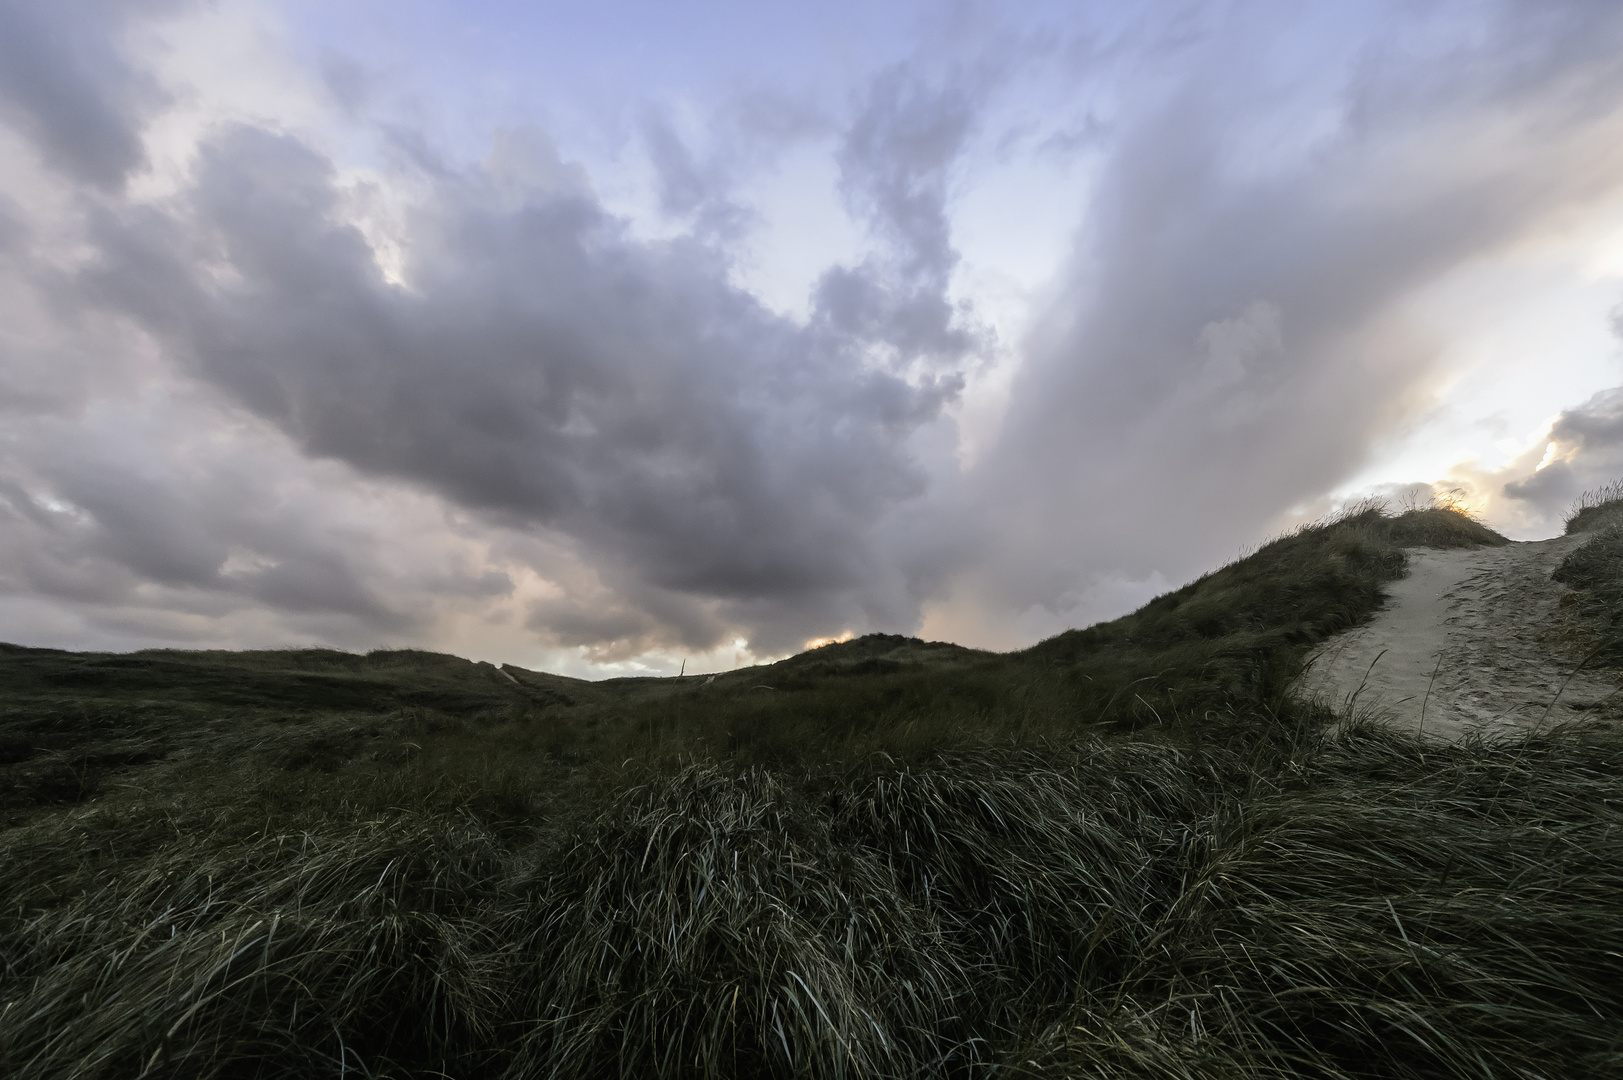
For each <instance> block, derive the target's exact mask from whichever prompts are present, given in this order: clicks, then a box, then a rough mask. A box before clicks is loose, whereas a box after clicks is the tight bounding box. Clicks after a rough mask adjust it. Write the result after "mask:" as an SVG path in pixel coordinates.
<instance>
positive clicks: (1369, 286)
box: [978, 5, 1623, 628]
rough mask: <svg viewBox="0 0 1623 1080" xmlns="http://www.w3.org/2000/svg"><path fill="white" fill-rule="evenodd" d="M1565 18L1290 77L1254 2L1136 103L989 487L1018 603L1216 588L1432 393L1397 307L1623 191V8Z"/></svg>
mask: <svg viewBox="0 0 1623 1080" xmlns="http://www.w3.org/2000/svg"><path fill="white" fill-rule="evenodd" d="M1555 8H1556V6H1555V5H1551V6H1550V9H1549V10H1546V9H1544V8H1543V7H1542V6H1541V7H1540V9H1538V10H1534V9H1532V8H1530V7H1528V6H1525V5H1507V6H1487V5H1483V6H1475V7H1469V8H1468V9H1466V10H1462V9H1457V8H1450V9H1448V13H1449V14H1450V15H1451V16H1452V17H1453V18H1454V20H1455V23H1453V24H1451V27H1450V30H1449V32H1448V33H1437V32H1431V33H1428V32H1426V31H1427V29H1428V28H1426V27H1423V26H1422V27H1416V28H1414V29H1415V33H1414V35H1413V37H1414V38H1415V39H1417V41H1418V42H1419V43H1418V44H1416V43H1413V42H1411V41H1409V40H1408V36H1406V35H1404V34H1395V33H1391V32H1390V28H1386V29H1387V32H1386V33H1385V34H1384V35H1383V39H1382V40H1383V41H1384V42H1387V43H1389V44H1384V45H1383V44H1382V43H1380V42H1369V43H1367V47H1365V48H1364V49H1363V52H1362V55H1361V56H1359V58H1358V60H1357V62H1356V63H1350V64H1347V65H1343V64H1342V63H1340V62H1334V63H1331V62H1326V63H1324V70H1325V71H1326V72H1329V73H1331V74H1332V75H1333V76H1334V77H1336V78H1338V79H1342V80H1344V81H1341V82H1340V84H1339V85H1331V86H1318V87H1315V86H1314V83H1315V82H1316V81H1317V82H1322V81H1323V79H1324V78H1325V77H1326V76H1324V75H1323V74H1321V73H1319V72H1316V71H1314V70H1313V65H1314V63H1315V61H1317V60H1321V59H1323V58H1319V57H1315V56H1314V55H1313V54H1312V52H1311V51H1304V54H1303V55H1302V56H1301V57H1300V58H1293V61H1292V62H1295V63H1297V64H1298V65H1299V70H1288V71H1285V72H1280V71H1278V70H1270V68H1269V64H1270V62H1272V63H1275V64H1277V63H1278V60H1277V56H1275V57H1273V58H1272V60H1270V58H1269V54H1268V53H1267V51H1266V49H1264V48H1259V47H1258V46H1257V45H1256V39H1255V38H1253V36H1252V35H1253V34H1262V33H1264V32H1265V28H1264V26H1263V25H1262V23H1261V20H1262V18H1263V17H1264V16H1267V17H1272V16H1274V15H1278V14H1279V13H1278V12H1277V11H1276V10H1274V9H1272V8H1268V7H1267V6H1266V5H1259V6H1252V7H1250V8H1248V9H1247V8H1242V9H1240V10H1242V11H1247V10H1248V11H1249V13H1250V17H1249V18H1237V19H1235V20H1233V21H1232V22H1229V23H1225V24H1224V25H1223V26H1222V27H1220V28H1212V29H1206V30H1203V31H1202V33H1201V35H1200V36H1199V38H1198V40H1197V41H1195V42H1185V43H1184V44H1183V45H1182V46H1180V51H1179V55H1178V58H1177V65H1176V68H1177V70H1178V72H1179V77H1178V78H1177V79H1176V80H1174V81H1172V82H1171V83H1170V84H1169V89H1167V90H1165V91H1163V92H1160V93H1153V94H1152V93H1146V95H1145V97H1146V101H1145V102H1142V103H1140V102H1132V103H1129V104H1128V105H1126V106H1124V109H1125V110H1126V111H1125V113H1124V115H1122V116H1118V117H1116V118H1115V120H1116V125H1115V126H1116V129H1117V130H1118V131H1120V132H1121V136H1120V140H1119V142H1118V143H1117V144H1116V145H1114V146H1113V147H1112V149H1111V152H1110V154H1109V157H1108V158H1107V159H1106V161H1105V166H1104V168H1103V170H1102V172H1101V175H1100V179H1099V183H1098V188H1097V194H1096V195H1095V197H1094V199H1093V203H1092V212H1091V213H1090V216H1089V226H1088V229H1087V231H1086V233H1085V234H1084V235H1083V237H1082V238H1081V242H1080V244H1079V247H1078V249H1077V254H1076V257H1075V261H1074V263H1073V266H1072V269H1071V270H1070V271H1069V274H1068V277H1067V281H1066V283H1065V285H1064V286H1063V287H1061V288H1060V289H1058V290H1056V293H1055V295H1056V296H1057V297H1058V299H1057V300H1056V302H1055V304H1054V307H1053V309H1052V310H1051V312H1050V314H1049V316H1048V319H1047V322H1046V325H1044V326H1043V327H1042V328H1041V329H1040V331H1039V332H1038V333H1037V334H1036V335H1034V337H1033V339H1032V341H1031V343H1030V359H1029V361H1028V366H1027V368H1026V370H1025V371H1024V372H1023V373H1022V376H1021V379H1020V381H1019V382H1018V383H1017V385H1016V387H1015V390H1014V394H1013V399H1012V402H1011V405H1010V408H1009V412H1008V417H1007V421H1006V427H1005V435H1004V437H1003V439H1002V442H1001V444H1000V445H999V446H998V448H997V450H996V452H995V453H994V454H993V455H991V457H990V459H989V460H988V462H987V464H986V466H985V467H984V469H982V470H981V475H980V476H979V477H978V483H979V484H980V485H981V487H980V495H979V497H978V498H979V500H980V502H981V504H982V505H983V506H996V507H997V508H998V513H996V514H994V515H989V517H991V518H992V519H994V520H996V521H997V522H998V523H999V525H1000V529H999V531H998V533H997V534H996V535H991V536H986V537H985V539H984V545H985V548H984V550H988V551H990V552H992V553H993V554H992V555H991V556H990V557H989V560H988V561H989V562H990V563H991V564H993V565H995V566H997V567H998V569H997V570H996V571H994V572H993V574H994V575H995V576H996V577H997V578H998V580H999V582H1000V584H999V585H998V586H997V588H998V589H1000V590H1001V591H1000V592H999V594H998V595H999V596H1000V598H1001V600H1002V602H1004V603H1011V604H1013V605H1015V606H1016V607H1018V606H1020V605H1024V604H1033V603H1036V604H1043V605H1047V606H1051V607H1052V608H1054V609H1056V610H1058V611H1060V612H1063V611H1064V610H1065V609H1066V607H1067V605H1069V604H1074V603H1077V602H1078V598H1079V597H1080V596H1081V594H1082V593H1084V592H1085V591H1086V588H1087V586H1088V583H1089V579H1090V575H1092V574H1097V573H1098V572H1099V571H1100V570H1101V569H1106V568H1108V569H1113V570H1116V571H1119V572H1121V573H1124V574H1126V575H1128V576H1131V577H1143V576H1145V575H1147V574H1149V573H1150V572H1151V571H1154V570H1160V571H1162V572H1164V573H1166V574H1168V576H1169V577H1172V578H1173V579H1174V580H1176V579H1178V578H1181V577H1185V576H1187V575H1189V574H1191V573H1193V572H1197V571H1198V570H1200V569H1202V568H1204V567H1205V566H1208V565H1210V563H1211V562H1212V561H1213V560H1214V559H1217V558H1222V557H1225V556H1227V555H1229V554H1230V553H1232V552H1233V551H1234V550H1236V549H1238V548H1239V547H1240V546H1241V545H1243V544H1245V543H1249V542H1252V540H1253V539H1254V537H1255V536H1256V530H1257V529H1258V527H1259V524H1260V523H1264V522H1268V521H1270V520H1276V519H1278V517H1279V515H1281V514H1282V513H1283V512H1284V511H1285V510H1286V509H1287V508H1288V507H1290V506H1292V505H1294V504H1297V503H1299V502H1302V501H1303V500H1306V499H1308V498H1311V497H1314V496H1316V495H1318V494H1319V493H1321V492H1323V491H1325V490H1327V489H1329V488H1332V487H1333V486H1334V485H1335V484H1336V483H1338V482H1340V481H1342V480H1343V479H1344V478H1345V477H1347V476H1348V475H1349V474H1351V473H1352V472H1354V471H1355V470H1356V468H1357V467H1358V466H1359V465H1361V464H1362V463H1363V461H1364V459H1365V455H1366V454H1367V453H1368V452H1369V447H1370V445H1371V442H1372V440H1373V439H1375V438H1376V437H1378V435H1379V433H1381V432H1383V431H1390V430H1392V429H1393V428H1394V427H1395V426H1396V425H1397V424H1398V423H1399V422H1401V421H1402V420H1404V419H1405V416H1406V415H1413V414H1414V413H1415V412H1417V411H1418V410H1419V409H1420V408H1421V407H1423V406H1424V405H1425V404H1426V398H1425V387H1426V385H1427V381H1428V379H1429V377H1430V376H1431V374H1432V373H1433V372H1434V371H1435V370H1436V366H1435V365H1436V363H1437V360H1438V349H1437V348H1436V346H1435V343H1433V342H1431V341H1429V340H1427V339H1426V338H1425V337H1424V336H1423V335H1422V334H1421V333H1420V332H1419V331H1417V330H1415V329H1414V328H1412V327H1411V326H1410V325H1409V324H1407V322H1406V320H1405V318H1404V315H1403V304H1404V303H1405V302H1406V301H1407V300H1408V299H1409V298H1410V297H1412V296H1413V295H1415V293H1416V291H1417V290H1418V289H1420V288H1423V287H1424V286H1426V285H1427V284H1428V283H1430V282H1432V281H1434V280H1436V279H1438V278H1439V277H1440V276H1441V275H1442V274H1444V273H1446V272H1447V271H1449V270H1451V269H1453V268H1455V267H1458V266H1460V265H1461V264H1462V263H1465V262H1466V261H1468V260H1471V259H1473V258H1477V257H1480V256H1484V255H1488V254H1491V253H1493V252H1495V251H1497V250H1500V249H1502V248H1504V247H1505V246H1507V245H1510V244H1513V243H1515V242H1517V241H1519V240H1521V239H1523V238H1525V237H1526V236H1528V235H1530V234H1532V233H1533V232H1535V231H1536V230H1537V229H1538V228H1539V226H1540V225H1541V224H1542V223H1544V222H1546V221H1548V220H1549V219H1550V218H1551V217H1552V216H1554V215H1555V214H1558V213H1559V212H1561V210H1562V209H1563V208H1565V207H1568V206H1574V205H1581V204H1582V203H1583V202H1584V200H1586V199H1592V198H1595V197H1597V196H1599V195H1603V194H1605V193H1606V192H1608V191H1615V190H1616V187H1617V172H1616V155H1615V154H1614V153H1613V151H1612V147H1613V146H1614V145H1615V142H1616V138H1617V136H1618V134H1619V133H1620V127H1619V122H1618V121H1619V112H1618V107H1617V102H1618V101H1620V100H1623V68H1620V67H1619V66H1618V65H1617V64H1616V62H1615V57H1616V56H1617V55H1618V50H1619V48H1620V47H1623V33H1620V31H1623V11H1620V10H1618V9H1612V8H1602V7H1599V6H1595V5H1583V6H1580V5H1567V6H1562V7H1560V9H1559V10H1558V11H1557V10H1555ZM1467 16H1469V17H1470V19H1471V20H1472V33H1471V34H1469V35H1462V34H1461V33H1459V32H1458V31H1459V29H1460V25H1461V24H1460V23H1459V20H1460V19H1462V18H1465V17H1467ZM1421 21H1422V22H1423V21H1424V20H1421ZM1429 29H1430V30H1431V31H1436V30H1437V27H1435V26H1434V27H1431V28H1429ZM1247 57H1251V58H1252V59H1251V60H1250V61H1248V60H1247ZM1343 73H1345V74H1343ZM1282 76H1283V77H1282ZM1281 83H1283V84H1284V85H1289V86H1292V87H1293V88H1294V89H1296V90H1297V91H1298V92H1299V93H1301V95H1302V97H1303V98H1305V99H1308V100H1311V101H1313V102H1314V103H1315V109H1314V110H1312V111H1306V112H1304V111H1302V110H1300V109H1299V108H1298V106H1297V102H1296V100H1295V99H1292V98H1288V97H1286V98H1280V97H1276V96H1275V92H1274V90H1273V89H1272V86H1274V85H1279V84H1281ZM1145 85H1146V86H1147V87H1150V86H1154V83H1153V81H1151V80H1146V81H1145ZM1327 105H1328V106H1330V107H1328V108H1327V107H1326V106H1327ZM1530 161H1537V162H1539V164H1538V165H1537V166H1536V167H1529V162H1530ZM1192 529H1195V530H1198V532H1197V533H1192V532H1191V530H1192ZM1079 551H1081V552H1085V555H1083V556H1082V557H1080V558H1079V557H1078V552H1079ZM1056 628H1057V627H1056Z"/></svg>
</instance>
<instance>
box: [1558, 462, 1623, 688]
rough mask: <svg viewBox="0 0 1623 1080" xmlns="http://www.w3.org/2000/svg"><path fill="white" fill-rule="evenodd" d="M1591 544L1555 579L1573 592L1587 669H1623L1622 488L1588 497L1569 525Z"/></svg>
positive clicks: (1573, 618) (1575, 625) (1574, 621)
mask: <svg viewBox="0 0 1623 1080" xmlns="http://www.w3.org/2000/svg"><path fill="white" fill-rule="evenodd" d="M1575 533H1580V534H1588V536H1589V539H1588V540H1586V541H1585V542H1584V543H1583V545H1582V546H1580V547H1579V548H1577V549H1576V550H1574V551H1572V552H1571V553H1569V554H1568V555H1567V557H1566V558H1564V559H1562V560H1561V565H1560V566H1558V567H1556V569H1555V573H1554V574H1552V575H1551V576H1552V577H1554V578H1555V580H1557V581H1559V582H1561V583H1562V584H1564V585H1567V586H1568V587H1570V588H1571V589H1572V590H1573V591H1572V592H1571V593H1570V594H1568V596H1567V598H1566V603H1567V607H1568V608H1569V616H1570V617H1569V629H1570V630H1571V631H1572V632H1573V633H1572V636H1573V638H1574V639H1575V640H1576V641H1577V642H1578V643H1579V648H1580V649H1581V650H1582V651H1583V652H1584V653H1585V654H1586V655H1585V657H1584V663H1585V665H1586V666H1588V667H1592V668H1594V667H1610V668H1616V667H1623V487H1620V486H1619V485H1617V484H1613V485H1610V486H1608V487H1605V488H1602V489H1600V490H1599V491H1594V492H1589V493H1587V494H1586V495H1585V496H1584V497H1583V498H1582V499H1580V500H1579V501H1578V505H1577V506H1576V507H1574V509H1573V512H1572V514H1571V515H1570V516H1569V517H1568V519H1567V534H1568V535H1569V536H1570V535H1573V534H1575Z"/></svg>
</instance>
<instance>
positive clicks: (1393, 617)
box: [1303, 534, 1618, 739]
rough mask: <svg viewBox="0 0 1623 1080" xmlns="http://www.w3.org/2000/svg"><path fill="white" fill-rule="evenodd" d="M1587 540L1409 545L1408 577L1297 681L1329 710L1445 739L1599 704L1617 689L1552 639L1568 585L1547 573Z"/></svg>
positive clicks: (1527, 724) (1569, 714)
mask: <svg viewBox="0 0 1623 1080" xmlns="http://www.w3.org/2000/svg"><path fill="white" fill-rule="evenodd" d="M1587 539H1589V537H1588V536H1587V535H1586V534H1579V535H1576V536H1561V537H1556V538H1555V539H1553V540H1538V541H1530V542H1522V543H1513V544H1508V545H1506V546H1504V547H1491V548H1478V549H1475V550H1455V551H1437V550H1433V549H1428V548H1417V549H1414V550H1412V551H1411V552H1410V561H1409V576H1408V577H1406V578H1404V579H1403V580H1401V581H1398V582H1395V583H1394V584H1393V585H1392V587H1391V589H1390V595H1391V599H1390V600H1389V601H1388V603H1387V606H1386V607H1385V608H1384V609H1383V610H1382V611H1381V612H1380V613H1379V614H1378V615H1377V616H1376V617H1375V619H1374V620H1373V621H1372V622H1370V623H1368V624H1366V625H1364V626H1361V627H1357V628H1355V629H1353V630H1349V631H1347V632H1346V633H1343V634H1338V635H1337V636H1336V637H1334V638H1332V639H1331V640H1330V641H1329V642H1327V643H1326V644H1325V646H1324V647H1323V648H1322V649H1320V650H1319V652H1318V654H1317V655H1316V657H1315V659H1314V661H1313V663H1312V666H1311V667H1310V668H1309V669H1308V672H1307V675H1306V676H1305V677H1304V680H1303V682H1304V689H1305V690H1306V691H1307V692H1308V693H1310V694H1317V695H1321V696H1322V697H1323V698H1324V700H1325V701H1327V702H1328V703H1329V704H1330V705H1331V706H1332V707H1334V708H1335V709H1336V710H1337V711H1338V712H1343V711H1350V712H1351V713H1353V714H1355V715H1360V714H1367V715H1370V716H1374V717H1376V718H1379V719H1383V720H1386V721H1388V722H1390V723H1394V724H1400V725H1405V726H1407V727H1408V728H1410V729H1411V730H1417V731H1419V730H1423V731H1424V732H1425V733H1426V734H1428V735H1433V736H1437V737H1440V738H1445V739H1457V738H1460V737H1461V736H1462V735H1464V734H1465V733H1466V732H1467V731H1470V730H1472V729H1478V730H1487V731H1490V732H1491V731H1495V730H1506V729H1521V728H1532V727H1535V726H1537V725H1538V724H1540V723H1541V722H1542V723H1544V724H1546V725H1548V724H1552V723H1555V722H1557V721H1560V720H1569V719H1572V718H1573V717H1574V716H1578V715H1584V714H1586V713H1587V712H1589V711H1590V710H1595V709H1597V708H1599V707H1600V706H1601V703H1602V702H1604V701H1606V700H1607V699H1609V698H1610V697H1611V696H1612V695H1613V694H1615V693H1616V692H1617V691H1618V684H1617V682H1616V681H1615V679H1614V678H1613V677H1612V676H1611V675H1610V674H1609V673H1606V672H1590V671H1580V672H1578V674H1576V675H1572V674H1571V673H1572V670H1573V668H1574V666H1575V665H1576V658H1573V657H1570V656H1569V655H1568V653H1567V652H1566V651H1565V650H1563V649H1562V648H1561V647H1560V646H1559V645H1558V644H1557V643H1556V642H1555V641H1553V640H1551V638H1552V634H1553V632H1554V630H1555V628H1556V623H1557V612H1558V610H1559V608H1560V603H1561V597H1562V595H1563V594H1565V593H1566V592H1567V591H1568V590H1567V588H1566V586H1564V585H1562V584H1560V583H1559V582H1555V581H1552V580H1550V573H1551V571H1553V570H1554V569H1555V568H1556V566H1558V565H1559V564H1560V562H1561V560H1562V559H1563V558H1564V557H1565V556H1566V555H1567V553H1568V552H1570V551H1572V550H1573V549H1574V548H1576V547H1578V546H1579V545H1580V544H1582V543H1583V542H1584V541H1585V540H1587ZM1569 676H1571V678H1570V679H1569ZM1563 683H1565V688H1564V689H1563ZM1558 692H1559V695H1560V696H1559V700H1556V697H1557V693H1558ZM1552 701H1555V705H1554V707H1553V708H1551V702H1552ZM1422 714H1424V716H1423V718H1422Z"/></svg>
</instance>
